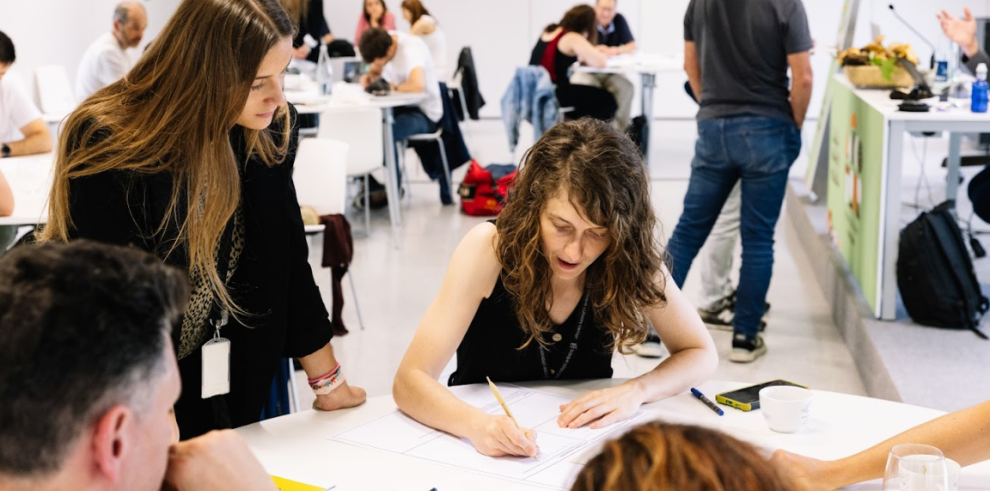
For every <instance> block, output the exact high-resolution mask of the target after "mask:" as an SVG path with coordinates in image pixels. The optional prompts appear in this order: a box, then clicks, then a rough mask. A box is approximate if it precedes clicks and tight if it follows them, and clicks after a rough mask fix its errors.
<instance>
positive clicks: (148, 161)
mask: <svg viewBox="0 0 990 491" xmlns="http://www.w3.org/2000/svg"><path fill="white" fill-rule="evenodd" d="M291 35H292V22H291V21H290V20H289V17H288V16H287V15H286V13H285V10H283V9H282V7H281V6H280V5H279V4H278V0H183V2H182V3H181V4H179V7H178V9H177V10H176V12H175V14H174V15H173V16H172V18H171V19H170V20H169V22H168V23H167V24H166V25H165V28H164V29H162V32H161V34H160V35H159V36H158V37H157V39H155V40H154V41H153V42H152V43H151V45H150V46H149V48H148V50H147V52H145V54H144V55H143V56H142V57H141V60H140V61H139V62H138V63H137V65H136V66H135V67H134V68H133V69H132V70H131V71H130V72H129V73H128V74H127V75H126V76H124V78H123V79H121V80H120V81H118V82H115V83H113V84H111V85H109V86H107V87H105V88H103V89H101V90H99V91H97V92H96V93H95V94H93V95H92V96H90V97H89V98H88V99H86V101H85V102H83V103H82V105H80V106H79V108H78V109H76V110H75V111H74V112H73V113H72V114H71V115H70V116H69V118H68V120H67V121H66V125H65V128H66V129H65V136H64V137H63V138H62V139H61V141H60V143H59V151H58V156H57V157H56V162H55V176H54V182H53V183H52V191H51V197H50V199H51V203H50V206H49V211H48V224H47V225H46V226H45V227H44V229H43V231H42V234H41V237H42V240H48V241H52V240H54V241H63V242H64V241H67V240H68V239H69V236H70V231H71V230H72V227H73V223H72V216H71V214H70V203H71V202H72V197H71V196H70V195H69V182H70V181H71V180H72V179H76V178H81V177H86V176H92V175H95V174H99V173H101V172H108V171H127V172H129V173H133V174H139V175H140V174H144V175H151V174H158V173H162V172H165V173H168V174H170V175H171V177H172V196H171V200H170V202H169V205H168V208H167V211H166V212H165V215H164V216H163V217H162V218H161V222H160V223H159V224H158V225H157V228H156V230H155V231H154V232H153V233H152V235H153V236H152V237H150V239H152V240H153V241H154V242H156V243H157V244H158V247H159V248H167V249H168V250H167V251H166V250H158V251H155V252H156V253H158V254H160V255H162V256H163V257H165V258H167V257H168V256H169V255H170V254H172V253H173V252H174V251H175V249H176V248H177V247H185V249H186V250H187V253H188V258H189V265H188V267H189V273H190V275H192V273H193V272H196V271H198V272H199V273H201V274H203V275H204V276H205V277H206V278H207V280H208V282H209V285H210V290H211V291H212V292H213V293H214V296H215V298H217V299H218V300H219V301H220V302H221V303H222V304H223V305H225V306H226V307H228V308H229V309H230V310H231V312H233V313H235V314H236V313H243V312H244V311H243V310H241V309H239V308H238V307H237V306H236V305H235V304H234V302H233V301H232V299H231V297H230V295H229V294H228V292H227V289H226V288H225V286H224V282H223V280H224V279H222V278H220V275H219V274H218V272H217V267H216V264H215V262H214V257H215V254H216V251H217V247H218V245H219V243H220V239H221V236H222V234H223V231H224V228H225V227H226V226H227V223H228V221H229V220H230V218H231V217H232V216H233V214H234V212H235V211H236V209H237V206H238V203H239V201H240V191H241V190H240V180H239V178H238V162H237V159H236V157H235V153H234V149H233V148H232V147H231V143H230V137H229V134H230V131H231V129H233V128H234V126H235V124H236V121H237V118H238V117H239V115H240V113H241V112H242V111H243V109H244V106H245V104H246V103H247V99H248V95H249V93H250V90H251V85H252V84H253V83H254V79H255V77H256V76H257V72H258V68H259V67H260V66H261V62H262V60H263V59H264V58H265V56H266V55H267V54H268V51H269V50H270V49H271V48H272V47H274V46H275V45H276V44H277V43H278V42H279V41H280V40H281V39H283V38H284V37H286V36H291ZM275 118H276V121H280V122H281V124H274V125H272V126H271V127H269V128H267V129H265V130H261V131H256V130H249V129H247V128H245V129H244V136H245V138H244V140H245V142H246V145H247V152H246V155H248V156H252V155H253V156H255V157H257V158H259V159H260V160H261V161H263V162H264V163H266V164H267V165H269V166H273V165H276V164H278V163H280V162H281V161H282V160H283V159H284V157H285V155H286V153H287V151H288V142H289V138H288V132H289V130H290V127H289V114H288V111H287V110H286V109H285V108H281V109H279V111H278V112H277V113H276V115H275ZM273 132H279V133H281V137H280V138H278V139H277V140H278V141H279V142H280V144H276V143H275V141H276V139H273V137H272V133H273ZM130 211H131V214H132V216H141V215H143V214H144V213H146V211H145V210H130ZM170 226H174V227H175V228H177V229H178V236H177V237H175V240H174V241H173V242H172V243H171V245H170V246H167V245H165V242H167V240H168V239H172V237H165V235H166V234H167V233H168V232H167V231H168V230H169V228H170Z"/></svg>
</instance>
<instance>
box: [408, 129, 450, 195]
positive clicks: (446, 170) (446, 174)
mask: <svg viewBox="0 0 990 491" xmlns="http://www.w3.org/2000/svg"><path fill="white" fill-rule="evenodd" d="M442 135H443V129H442V128H440V129H437V131H435V132H433V133H421V134H418V135H412V136H410V137H409V139H408V140H406V141H405V142H396V145H398V147H399V160H400V164H399V168H400V169H402V178H403V179H404V180H405V182H406V188H409V171H408V169H406V149H407V146H408V144H409V143H410V142H436V144H437V146H438V147H440V161H441V162H443V176H441V177H440V178H441V179H446V180H447V190H448V191H450V193H451V196H453V193H454V191H453V187H452V186H453V185H452V184H451V177H450V164H448V163H447V151H446V149H444V146H443V138H442ZM410 191H411V190H410ZM410 191H407V192H406V193H407V194H409V196H410V199H412V198H411V196H412V192H410Z"/></svg>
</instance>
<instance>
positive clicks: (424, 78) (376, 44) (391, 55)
mask: <svg viewBox="0 0 990 491" xmlns="http://www.w3.org/2000/svg"><path fill="white" fill-rule="evenodd" d="M358 48H359V51H360V52H361V57H362V58H363V59H364V62H365V63H368V64H369V65H371V68H370V71H369V72H368V73H366V74H364V75H362V76H361V85H362V86H363V87H367V86H368V85H369V84H371V83H372V82H375V81H376V80H378V79H382V80H384V81H385V82H386V83H388V85H389V87H390V88H391V91H392V92H406V93H423V94H426V99H423V102H420V103H419V105H417V106H403V107H397V108H395V110H394V114H395V122H394V123H392V135H393V137H394V138H395V141H397V142H398V141H404V140H407V139H409V137H410V136H412V135H419V134H423V133H433V132H435V131H437V129H438V128H439V124H440V119H441V118H442V117H443V99H441V98H440V81H439V79H437V73H436V69H435V68H434V66H433V58H432V57H431V56H430V49H429V48H427V46H426V43H425V42H423V40H422V39H420V38H419V37H418V36H413V35H410V34H406V33H402V32H396V31H393V32H387V31H385V30H384V29H380V28H377V27H373V28H371V29H368V30H367V31H365V32H364V34H362V35H361V41H360V42H359V43H358ZM396 171H398V168H396ZM397 182H402V180H401V179H399V180H398V181H397ZM443 193H444V189H443V187H442V186H441V200H442V201H443V202H444V203H448V202H450V201H449V200H450V195H449V190H447V194H446V195H444V194H443Z"/></svg>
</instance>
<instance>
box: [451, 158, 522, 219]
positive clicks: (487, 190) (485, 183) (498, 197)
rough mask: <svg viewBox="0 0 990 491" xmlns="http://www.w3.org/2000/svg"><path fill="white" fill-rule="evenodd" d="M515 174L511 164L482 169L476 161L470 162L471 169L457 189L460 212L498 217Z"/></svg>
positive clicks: (493, 165)
mask: <svg viewBox="0 0 990 491" xmlns="http://www.w3.org/2000/svg"><path fill="white" fill-rule="evenodd" d="M517 173H518V172H517V170H516V166H514V165H512V164H492V165H489V166H488V167H482V166H481V164H479V163H478V162H477V161H476V160H471V167H470V168H469V169H468V171H467V175H465V176H464V181H462V182H461V187H460V188H459V189H458V194H460V195H461V210H462V211H463V212H464V213H467V214H468V215H474V216H492V215H498V214H499V212H501V211H502V207H503V206H505V199H506V198H507V197H508V196H509V188H511V187H512V182H513V181H514V180H515V178H516V174H517Z"/></svg>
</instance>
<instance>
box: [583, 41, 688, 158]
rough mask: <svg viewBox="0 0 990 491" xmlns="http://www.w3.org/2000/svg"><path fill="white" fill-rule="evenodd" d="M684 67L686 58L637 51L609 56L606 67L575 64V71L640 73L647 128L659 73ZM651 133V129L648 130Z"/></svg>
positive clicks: (647, 142)
mask: <svg viewBox="0 0 990 491" xmlns="http://www.w3.org/2000/svg"><path fill="white" fill-rule="evenodd" d="M683 69H684V59H683V58H678V57H675V56H660V55H648V54H642V53H637V54H635V55H621V56H615V57H612V58H609V60H608V65H607V66H606V67H605V68H595V67H590V66H586V65H580V64H575V65H574V71H575V72H580V73H616V74H625V73H627V72H636V73H639V75H640V78H641V80H642V85H643V93H642V96H641V101H640V102H641V103H642V109H641V110H642V114H643V118H644V119H646V126H647V128H649V127H650V125H651V124H652V123H653V90H654V89H655V88H656V86H657V73H660V72H677V71H682V70H683ZM646 134H647V135H649V130H647V133H646ZM644 148H645V149H646V155H645V156H644V158H645V160H646V168H647V169H650V163H651V162H650V141H649V138H647V139H646V144H645V147H644Z"/></svg>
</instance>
